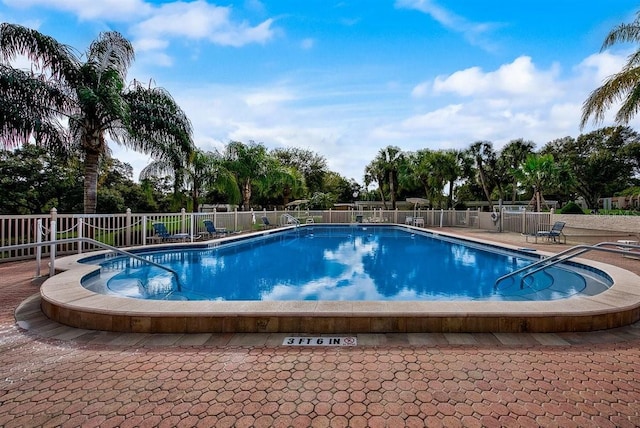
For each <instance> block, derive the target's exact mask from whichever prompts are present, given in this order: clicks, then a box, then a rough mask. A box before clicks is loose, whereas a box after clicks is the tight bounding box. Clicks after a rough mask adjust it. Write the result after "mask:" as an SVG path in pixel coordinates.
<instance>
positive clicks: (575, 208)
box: [560, 202, 584, 214]
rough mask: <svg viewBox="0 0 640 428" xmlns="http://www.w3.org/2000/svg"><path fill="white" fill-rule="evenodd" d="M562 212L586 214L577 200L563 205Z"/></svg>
mask: <svg viewBox="0 0 640 428" xmlns="http://www.w3.org/2000/svg"><path fill="white" fill-rule="evenodd" d="M560 214H584V211H583V210H582V208H580V206H579V205H578V204H576V203H575V202H569V203H568V204H567V205H565V206H564V207H562V209H561V210H560Z"/></svg>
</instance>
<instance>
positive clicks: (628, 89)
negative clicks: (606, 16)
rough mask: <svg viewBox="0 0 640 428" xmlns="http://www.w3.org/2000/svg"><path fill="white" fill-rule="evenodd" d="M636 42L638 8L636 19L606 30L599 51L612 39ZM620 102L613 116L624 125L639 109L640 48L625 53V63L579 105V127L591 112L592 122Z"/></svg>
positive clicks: (639, 39)
mask: <svg viewBox="0 0 640 428" xmlns="http://www.w3.org/2000/svg"><path fill="white" fill-rule="evenodd" d="M638 42H640V12H637V13H636V19H635V20H634V21H633V22H631V23H629V24H624V23H623V24H620V25H618V26H617V27H615V28H614V29H613V30H611V31H610V32H609V34H608V35H607V37H606V38H605V40H604V42H603V44H602V47H601V48H600V51H603V50H605V49H607V48H609V47H611V46H613V45H614V44H616V43H638ZM618 102H622V105H621V106H620V109H619V110H618V112H617V113H616V116H615V120H616V122H617V123H618V124H620V125H626V124H627V123H629V120H631V118H632V117H633V116H635V114H636V113H637V112H638V110H639V109H640V49H639V50H636V51H635V52H634V53H633V54H631V55H629V56H628V57H627V63H626V64H625V65H624V67H622V70H621V71H619V72H618V73H616V74H613V75H611V76H609V77H608V78H607V79H606V80H605V82H604V84H603V85H602V86H600V87H599V88H598V89H596V90H594V91H593V92H592V93H591V94H590V95H589V97H588V98H587V100H586V101H585V102H584V104H583V106H582V120H581V122H580V128H581V129H582V128H584V126H585V125H586V124H587V122H588V121H589V118H590V117H591V116H593V119H594V122H595V123H602V121H603V120H604V115H605V113H606V112H607V110H609V108H610V107H612V106H613V105H614V104H617V103H618Z"/></svg>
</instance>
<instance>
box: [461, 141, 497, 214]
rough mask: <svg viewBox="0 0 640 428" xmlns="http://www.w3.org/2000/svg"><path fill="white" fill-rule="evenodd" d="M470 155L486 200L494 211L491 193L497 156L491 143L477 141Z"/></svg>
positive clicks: (471, 148) (490, 209)
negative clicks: (492, 173) (492, 172)
mask: <svg viewBox="0 0 640 428" xmlns="http://www.w3.org/2000/svg"><path fill="white" fill-rule="evenodd" d="M468 152H469V155H470V156H471V157H472V158H473V160H474V162H475V167H476V171H477V174H478V181H479V182H480V185H481V186H482V191H483V192H484V196H485V198H487V202H488V203H489V211H493V202H492V200H491V192H492V190H493V186H492V181H493V180H492V177H491V171H492V170H493V167H494V165H495V162H496V154H495V152H494V151H493V145H492V144H491V142H489V141H477V142H475V143H473V144H472V145H471V147H469V149H468Z"/></svg>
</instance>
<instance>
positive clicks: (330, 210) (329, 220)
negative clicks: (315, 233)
mask: <svg viewBox="0 0 640 428" xmlns="http://www.w3.org/2000/svg"><path fill="white" fill-rule="evenodd" d="M329 224H331V208H329Z"/></svg>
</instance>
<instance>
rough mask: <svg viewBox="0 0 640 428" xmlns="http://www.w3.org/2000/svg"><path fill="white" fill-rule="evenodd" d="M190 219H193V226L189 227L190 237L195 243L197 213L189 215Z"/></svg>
mask: <svg viewBox="0 0 640 428" xmlns="http://www.w3.org/2000/svg"><path fill="white" fill-rule="evenodd" d="M189 217H190V218H191V221H190V223H191V224H190V225H189V236H190V237H191V238H190V241H191V242H193V234H194V233H195V229H194V226H195V213H193V212H192V213H191V214H189Z"/></svg>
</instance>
